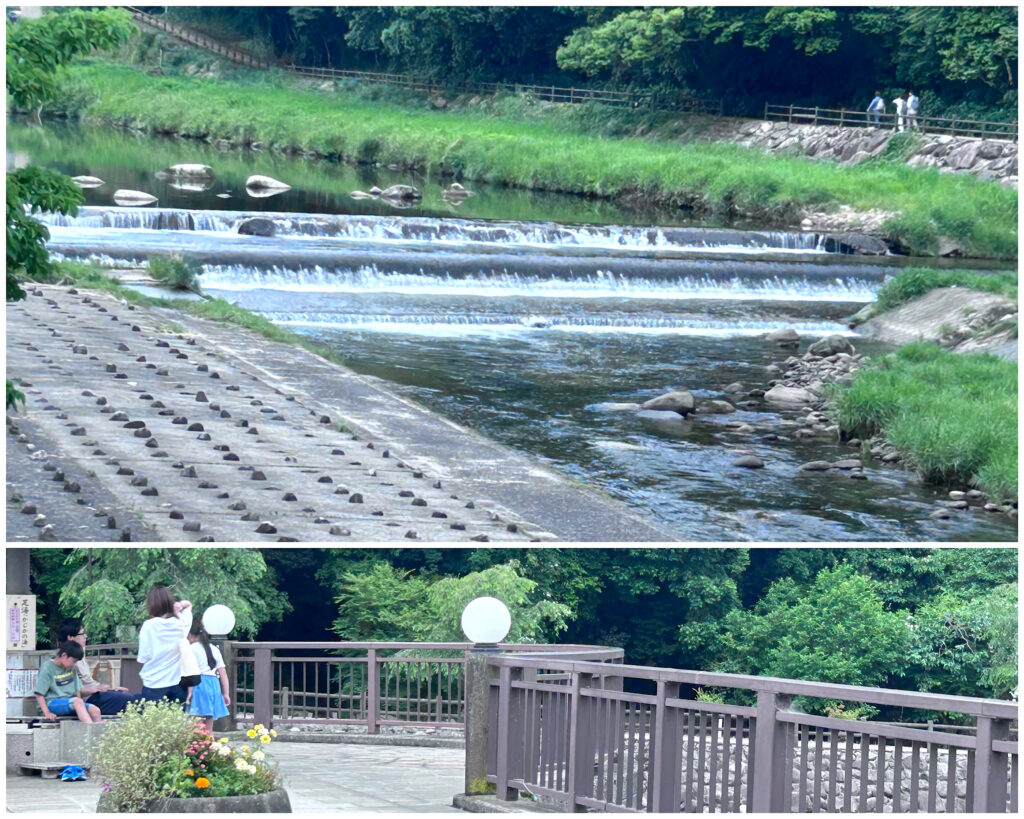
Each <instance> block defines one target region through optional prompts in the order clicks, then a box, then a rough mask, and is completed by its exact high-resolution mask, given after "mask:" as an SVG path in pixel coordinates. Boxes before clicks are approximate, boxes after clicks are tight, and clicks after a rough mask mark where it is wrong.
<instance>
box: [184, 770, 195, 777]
mask: <svg viewBox="0 0 1024 819" xmlns="http://www.w3.org/2000/svg"><path fill="white" fill-rule="evenodd" d="M195 775H196V772H195V771H193V770H192V769H191V768H186V769H185V776H195Z"/></svg>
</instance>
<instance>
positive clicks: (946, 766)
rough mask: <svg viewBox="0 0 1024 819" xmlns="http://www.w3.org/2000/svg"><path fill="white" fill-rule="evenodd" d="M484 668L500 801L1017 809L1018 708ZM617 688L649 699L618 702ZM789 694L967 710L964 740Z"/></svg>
mask: <svg viewBox="0 0 1024 819" xmlns="http://www.w3.org/2000/svg"><path fill="white" fill-rule="evenodd" d="M487 664H488V666H489V668H490V670H491V676H492V679H491V680H490V690H489V698H490V699H489V708H488V714H489V719H490V728H491V730H490V731H489V732H488V736H487V780H488V781H489V782H492V783H493V784H494V785H495V787H496V789H497V795H498V798H499V799H506V800H507V799H515V798H517V797H518V795H519V793H520V792H523V793H529V794H534V795H536V796H540V797H545V798H548V799H552V800H555V801H557V802H559V803H561V805H562V806H563V809H564V810H566V811H573V810H577V809H580V808H584V809H591V810H605V811H633V812H640V811H654V812H670V813H674V812H680V811H684V812H690V811H695V812H698V813H699V812H721V813H731V812H740V811H745V812H752V811H753V812H805V811H820V812H865V811H876V812H881V811H886V812H888V811H892V812H899V811H907V812H918V811H928V812H947V813H953V812H974V813H978V812H1005V811H1012V812H1017V809H1018V773H1019V768H1018V764H1019V762H1018V760H1019V757H1018V749H1017V740H1016V737H1014V738H1012V739H1011V724H1012V723H1013V722H1014V721H1015V720H1016V719H1017V706H1016V704H1015V703H1010V702H1004V701H1000V700H985V699H975V698H971V697H953V696H944V695H941V694H925V693H916V692H910V691H897V690H890V689H880V688H864V687H860V686H845V685H833V684H827V683H813V682H801V681H796V680H784V679H778V678H773V677H750V676H743V675H735V674H713V673H706V672H699V671H684V670H675V669H662V668H648V667H642V666H629V665H615V666H608V665H606V664H601V663H591V662H578V661H572V660H568V659H560V658H556V657H537V656H527V655H520V656H507V655H506V656H497V657H490V658H488V659H487ZM552 674H558V675H560V676H559V677H558V678H557V679H552V677H551V675H552ZM626 680H630V681H632V684H631V685H630V686H629V687H631V688H635V687H637V684H640V685H647V686H648V687H651V686H653V689H654V691H655V693H653V694H637V693H628V692H626V691H624V682H625V681H626ZM682 686H705V687H709V686H710V687H714V688H725V689H741V690H745V691H749V692H754V693H755V694H756V705H753V706H741V705H726V704H719V703H712V702H699V701H696V700H693V699H685V698H683V697H681V696H680V689H681V687H682ZM797 696H803V697H812V698H823V699H830V700H840V701H856V702H865V703H871V704H876V705H888V706H904V707H907V708H914V709H925V710H930V711H935V712H947V713H948V712H954V713H958V714H965V715H969V716H971V717H973V718H974V721H975V726H974V727H975V731H974V734H973V735H972V736H964V735H962V734H959V733H952V732H943V731H937V730H921V729H918V728H910V727H905V726H903V725H895V724H891V723H884V722H872V721H859V720H857V721H853V720H848V719H836V718H831V717H821V716H813V715H810V714H806V713H802V712H800V711H795V710H793V709H792V707H791V703H792V699H793V697H797Z"/></svg>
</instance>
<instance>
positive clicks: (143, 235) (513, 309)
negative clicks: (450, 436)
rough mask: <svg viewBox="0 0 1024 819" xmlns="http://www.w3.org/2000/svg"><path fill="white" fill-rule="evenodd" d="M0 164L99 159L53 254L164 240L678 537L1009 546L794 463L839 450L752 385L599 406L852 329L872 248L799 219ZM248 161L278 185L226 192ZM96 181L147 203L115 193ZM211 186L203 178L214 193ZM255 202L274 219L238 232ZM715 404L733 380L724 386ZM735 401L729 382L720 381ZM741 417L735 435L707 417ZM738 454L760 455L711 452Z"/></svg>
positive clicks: (700, 386)
mask: <svg viewBox="0 0 1024 819" xmlns="http://www.w3.org/2000/svg"><path fill="white" fill-rule="evenodd" d="M7 140H8V164H9V166H10V165H12V164H24V163H26V162H29V161H32V162H34V163H36V164H40V165H44V166H48V167H54V168H56V169H58V170H61V171H63V172H65V173H68V174H70V175H90V176H98V177H100V178H102V179H104V180H105V181H106V184H105V185H104V186H103V187H100V188H95V189H92V190H87V191H86V192H85V193H86V199H87V203H88V206H87V207H85V208H83V209H82V211H81V213H80V214H79V215H78V216H76V217H59V216H50V217H46V221H47V222H48V226H49V229H50V231H51V240H50V247H51V250H53V251H54V252H56V253H58V254H60V255H62V256H64V257H68V258H89V257H91V258H99V259H103V260H106V261H108V262H118V261H126V260H144V259H146V258H148V257H149V256H151V255H154V254H165V253H169V252H175V253H179V254H182V255H183V256H185V257H187V258H189V259H191V260H192V261H193V262H194V263H195V264H196V265H199V266H201V275H200V280H201V283H202V287H203V289H204V291H205V292H207V293H209V294H211V295H215V296H221V297H224V298H226V299H230V300H232V301H235V302H237V303H239V304H241V305H243V306H245V307H247V308H249V309H251V310H254V311H256V312H258V313H261V314H263V315H265V316H266V317H268V318H269V319H271V320H272V321H274V322H276V323H278V324H281V325H284V326H288V327H290V328H292V329H294V330H296V331H298V332H302V333H306V334H308V335H310V336H312V337H314V338H316V339H317V340H319V341H321V342H323V343H325V344H327V345H329V346H330V347H331V348H332V349H334V350H335V351H337V352H338V353H339V354H340V355H341V356H342V357H343V359H344V360H345V362H346V363H347V364H348V366H350V367H352V368H353V369H355V370H357V371H358V372H361V373H365V374H368V375H372V376H376V377H379V378H382V379H386V380H387V381H389V382H390V383H392V384H393V385H394V386H395V389H396V390H398V391H399V392H401V393H403V394H405V395H408V396H409V397H412V398H414V399H415V400H417V401H419V402H421V403H423V404H424V405H426V406H429V407H431V408H433V409H435V410H437V411H438V412H440V413H442V414H444V415H446V416H447V417H449V418H452V419H453V420H455V421H458V422H460V423H462V424H464V425H466V426H468V427H471V428H473V429H476V430H478V431H480V432H482V433H483V434H485V435H487V436H489V437H491V438H494V439H496V440H500V441H502V442H504V443H506V444H507V445H509V446H511V447H514V448H515V449H518V450H520V451H523V452H526V453H529V454H531V455H533V456H535V457H537V458H538V459H540V460H542V461H544V462H546V463H548V464H549V465H551V466H552V467H554V468H556V469H558V470H560V471H562V472H564V473H565V474H567V475H569V476H571V477H573V478H575V479H577V480H579V481H580V482H582V483H586V484H588V485H592V486H596V487H599V488H601V489H602V490H604V491H606V492H608V493H609V494H611V495H612V496H614V497H617V498H620V499H621V500H623V501H624V502H626V503H628V504H629V505H630V506H631V507H633V508H635V509H640V510H644V511H645V512H646V513H648V514H650V515H651V516H652V517H653V518H654V519H656V520H657V521H659V522H660V523H661V524H663V525H664V526H666V527H667V528H669V529H670V530H671V531H672V532H674V533H676V535H677V536H678V537H679V538H680V539H683V540H693V541H795V542H804V541H814V542H821V541H848V540H863V541H952V540H971V541H980V540H1016V528H1015V527H1014V526H1013V524H1012V522H1010V521H1009V520H1007V519H1005V518H1003V517H1002V516H995V515H989V514H985V513H982V512H975V511H972V512H970V513H968V514H964V515H955V517H954V519H953V520H951V521H936V520H932V519H930V518H929V514H930V513H931V512H932V511H933V510H934V508H935V507H934V502H935V500H936V499H939V498H941V497H942V496H943V493H942V492H940V491H939V490H936V489H934V488H930V487H926V486H923V485H922V484H921V483H920V482H919V481H918V480H917V479H916V478H915V476H914V475H913V474H912V473H909V472H907V471H904V470H899V469H894V468H892V467H889V466H886V465H882V464H875V463H868V464H866V473H867V477H868V479H867V480H861V481H855V480H851V479H850V478H849V477H847V476H845V475H842V474H834V475H833V474H825V475H823V474H821V473H811V474H807V473H800V472H799V469H798V468H799V466H800V464H801V463H804V462H806V461H810V460H819V459H827V460H834V459H838V458H843V457H850V456H853V455H855V454H856V453H854V452H853V451H852V450H850V449H849V448H847V447H844V446H842V445H839V444H837V443H832V442H827V441H820V440H817V441H816V440H811V441H807V440H802V439H799V438H796V437H795V436H794V435H793V434H792V433H793V431H794V430H795V428H796V425H797V423H798V420H799V417H800V413H796V412H779V411H777V410H773V409H771V408H769V407H767V406H765V405H764V404H763V403H761V402H757V401H755V402H754V403H753V404H752V405H751V406H749V407H744V408H742V409H740V410H739V411H738V412H736V413H731V414H727V415H701V416H699V418H698V420H694V421H687V422H683V423H672V424H664V423H659V422H651V421H647V420H644V419H643V418H641V417H638V416H637V414H636V412H635V411H634V410H630V409H628V408H623V407H621V406H616V405H617V404H618V405H621V404H632V403H640V402H643V401H645V400H647V399H649V398H653V397H655V396H657V395H659V394H661V393H663V392H666V391H668V390H670V389H674V388H679V387H684V388H687V389H690V390H691V391H693V392H694V393H695V394H696V395H697V396H698V398H701V397H705V398H723V397H727V396H725V394H724V392H723V391H724V388H725V387H726V385H728V384H730V383H732V382H737V381H739V382H741V383H743V384H744V385H745V386H746V388H747V389H754V388H764V387H765V386H766V382H767V379H768V375H767V374H766V373H765V367H766V366H768V365H769V364H771V363H773V362H778V361H780V360H782V359H784V358H785V357H786V355H787V353H785V352H782V351H780V350H779V349H778V348H776V347H773V346H771V345H768V344H766V343H765V342H764V340H763V339H762V336H763V334H764V333H765V332H768V331H771V330H775V329H780V328H783V327H794V328H795V329H797V331H798V332H800V333H801V335H802V336H804V337H806V338H808V339H814V338H817V337H821V336H823V335H827V334H831V333H841V334H844V335H847V336H850V337H851V340H852V341H853V343H854V344H855V345H856V347H857V349H858V351H860V352H865V353H868V354H871V355H877V354H882V353H884V352H885V351H886V348H885V347H883V346H882V345H879V344H877V343H872V342H870V341H867V340H863V339H860V338H858V337H856V335H855V334H853V333H852V332H851V331H849V330H848V329H847V328H846V324H845V321H844V319H845V318H846V317H847V316H849V315H850V314H851V313H853V312H855V311H856V310H857V309H858V308H859V307H860V306H862V305H863V304H865V303H867V302H869V301H871V300H872V299H873V297H874V294H875V293H876V292H877V289H878V287H879V286H880V285H881V283H882V281H883V280H884V278H885V276H886V275H889V274H891V273H892V272H893V271H894V270H895V269H896V268H895V267H894V265H893V263H892V261H890V260H884V259H883V260H881V261H880V262H875V263H867V262H865V261H864V260H857V259H853V258H852V257H843V256H839V255H837V254H834V253H826V252H825V251H824V250H823V249H822V247H823V245H822V242H821V237H819V236H816V235H814V234H800V233H785V232H778V231H756V230H751V229H750V228H749V226H747V227H746V228H745V229H744V230H730V229H727V228H728V226H697V225H693V224H692V223H688V222H687V221H686V220H685V219H682V218H680V216H679V214H678V213H653V214H652V213H648V214H639V213H637V212H636V211H625V210H622V209H620V208H617V207H615V206H614V205H613V204H610V203H603V202H595V201H592V200H587V199H582V198H579V197H570V196H556V195H536V194H530V193H527V192H522V191H508V190H505V189H493V188H486V187H479V188H476V192H477V195H476V196H474V197H471V198H470V199H468V200H466V202H464V203H463V204H462V205H460V206H458V207H455V206H452V205H449V204H447V203H445V202H444V200H443V199H441V198H440V195H439V193H440V189H441V186H440V183H439V182H436V181H432V180H430V179H423V178H420V179H414V178H411V177H410V176H409V175H408V174H407V173H403V172H400V171H394V170H392V171H389V170H387V169H379V168H378V169H362V168H347V167H343V166H338V165H331V164H329V163H323V162H310V161H307V160H304V159H302V158H301V157H282V156H270V155H267V154H265V153H261V152H241V151H235V152H221V151H217V150H215V149H214V148H212V147H210V146H208V145H203V144H195V143H186V142H182V141H175V140H161V139H151V138H144V137H139V136H135V135H126V134H120V133H112V132H110V131H108V130H102V131H100V130H96V129H85V128H81V129H80V128H75V127H73V126H61V127H42V128H40V127H27V126H23V125H19V124H17V123H13V124H10V125H9V128H8V135H7ZM179 162H203V163H205V164H209V165H211V166H213V167H214V169H215V171H216V174H217V178H216V181H215V182H214V183H213V184H212V185H211V186H210V187H209V189H208V190H204V191H192V192H188V191H181V190H179V189H175V188H172V187H170V185H169V183H168V182H167V181H166V180H164V181H161V180H159V179H156V178H155V177H154V176H153V173H154V171H157V170H160V169H162V168H164V167H167V166H169V165H173V164H175V163H179ZM253 173H261V174H268V175H270V176H274V177H276V178H278V179H282V180H284V181H286V182H290V183H291V184H292V185H293V188H292V190H290V191H287V192H285V193H283V194H280V195H279V196H274V197H268V198H255V197H251V196H248V195H247V194H246V193H245V190H244V181H245V179H246V178H247V176H248V175H250V174H253ZM396 182H402V183H413V184H416V185H417V186H419V187H421V188H422V189H423V190H424V192H425V194H424V202H423V204H422V205H421V206H419V207H416V208H412V209H407V210H401V211H398V210H393V209H391V208H389V207H388V206H387V205H385V204H384V203H382V202H378V201H374V200H353V199H352V198H351V197H349V196H348V191H350V190H353V189H357V188H358V189H363V190H365V189H366V188H368V187H370V186H371V185H373V184H377V185H380V186H382V187H383V186H385V185H386V184H392V183H396ZM116 188H131V189H135V190H143V191H147V192H151V193H153V194H154V195H156V196H157V197H159V203H158V204H157V205H156V206H155V207H150V208H145V209H131V208H118V207H114V206H113V205H112V199H111V195H112V193H113V190H115V189H116ZM218 193H220V194H226V195H225V196H219V197H218V196H217V194H218ZM254 217H264V218H271V219H272V220H273V222H274V235H273V236H266V237H264V236H248V235H239V233H238V225H239V224H240V223H243V222H245V221H246V220H247V219H250V218H254ZM730 398H731V400H733V401H736V400H737V397H736V396H731V397H730ZM740 400H742V397H741V398H740ZM736 422H743V423H747V424H750V425H752V426H753V427H754V428H755V430H756V432H755V433H753V434H752V435H744V434H739V433H737V432H736V431H734V429H733V428H731V427H730V426H729V425H730V424H733V425H735V424H736ZM747 451H749V452H754V453H756V454H757V455H759V456H761V457H762V458H763V460H764V461H765V463H766V467H765V468H764V469H762V470H744V469H740V468H736V467H733V466H732V462H733V461H734V460H735V459H736V457H737V455H738V454H739V453H741V452H747Z"/></svg>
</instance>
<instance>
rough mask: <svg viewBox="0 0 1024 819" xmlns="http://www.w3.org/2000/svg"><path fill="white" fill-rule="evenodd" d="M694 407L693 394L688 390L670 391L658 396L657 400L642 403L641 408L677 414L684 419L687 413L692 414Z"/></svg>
mask: <svg viewBox="0 0 1024 819" xmlns="http://www.w3.org/2000/svg"><path fill="white" fill-rule="evenodd" d="M694 406H695V402H694V399H693V393H691V392H690V391H689V390H672V391H671V392H667V393H665V394H664V395H659V396H658V397H657V398H652V399H651V400H650V401H644V403H643V404H642V405H641V408H642V409H645V410H655V411H665V412H678V413H679V414H680V415H682V416H683V417H686V416H687V415H688V414H689V413H691V412H693V408H694Z"/></svg>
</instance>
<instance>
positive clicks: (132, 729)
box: [93, 700, 196, 813]
mask: <svg viewBox="0 0 1024 819" xmlns="http://www.w3.org/2000/svg"><path fill="white" fill-rule="evenodd" d="M195 725H196V717H193V716H191V715H189V714H186V713H185V712H184V711H182V710H181V706H180V705H178V704H176V703H171V702H167V701H166V700H165V701H161V702H157V703H138V702H133V703H129V705H128V707H127V708H125V710H124V714H123V716H122V717H121V719H120V721H118V722H115V723H111V724H110V725H108V726H107V729H106V731H104V732H103V735H102V736H101V737H100V739H99V741H98V742H97V743H96V748H95V752H94V757H93V759H94V764H95V768H96V771H97V772H98V773H99V774H100V776H101V777H102V779H103V790H104V794H105V796H104V800H105V801H106V802H107V804H108V806H109V808H110V810H113V811H116V812H119V813H136V812H138V811H140V810H141V809H142V808H144V807H145V806H146V805H147V804H148V803H149V802H151V801H152V800H154V799H156V798H157V797H159V796H161V795H163V789H164V787H163V784H162V783H161V781H160V773H161V771H163V770H166V768H167V767H168V766H170V765H174V764H176V763H177V761H178V760H181V759H183V758H184V756H185V750H186V749H187V748H188V746H189V743H190V742H192V739H193V736H194V731H195Z"/></svg>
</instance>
